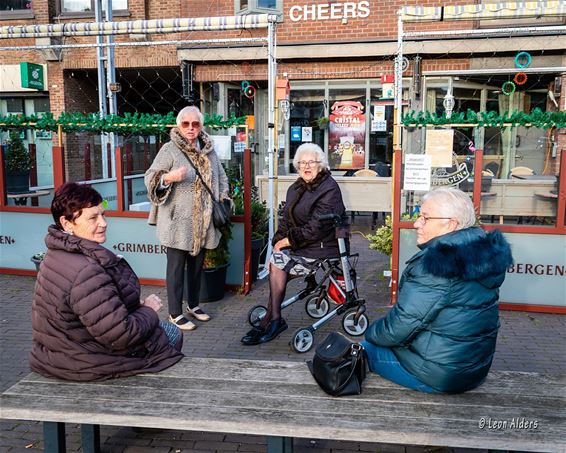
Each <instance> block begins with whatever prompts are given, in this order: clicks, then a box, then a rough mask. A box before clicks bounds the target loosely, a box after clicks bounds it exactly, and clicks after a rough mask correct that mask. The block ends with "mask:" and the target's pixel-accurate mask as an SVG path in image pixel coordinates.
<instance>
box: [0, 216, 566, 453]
mask: <svg viewBox="0 0 566 453" xmlns="http://www.w3.org/2000/svg"><path fill="white" fill-rule="evenodd" d="M357 219H358V218H357ZM356 229H357V230H361V231H362V232H367V230H368V229H367V227H364V225H363V218H362V220H361V225H360V226H359V227H358V228H354V230H356ZM352 248H353V251H356V252H359V253H360V254H361V256H360V259H359V262H358V265H357V269H358V275H359V279H358V288H359V292H360V295H361V296H362V297H364V298H365V299H366V300H367V306H368V311H367V314H368V316H369V317H370V320H372V319H375V318H377V317H380V316H383V314H385V313H386V312H387V310H388V308H387V303H388V288H387V285H388V282H387V281H386V280H384V279H383V278H382V277H379V276H380V275H381V274H382V271H383V269H384V268H385V267H386V265H387V263H388V259H387V257H385V256H383V255H381V254H379V253H377V252H374V251H370V250H369V249H368V248H367V241H366V240H365V239H364V238H363V237H362V236H361V235H360V234H357V233H355V234H354V236H353V239H352ZM34 283H35V279H34V278H31V277H15V276H7V275H0V372H1V373H0V390H2V391H3V390H5V389H6V388H8V387H9V386H10V385H12V384H14V383H15V382H17V381H18V380H19V379H20V378H22V377H23V376H25V375H26V374H27V373H28V372H29V367H28V363H27V355H28V351H29V350H30V347H31V315H30V311H31V298H32V293H33V286H34ZM298 287H300V284H299V282H298V281H295V282H292V284H291V285H290V289H289V291H288V294H292V293H293V292H292V291H293V288H298ZM267 289H268V287H267V282H265V281H261V282H258V283H257V284H255V285H254V288H253V290H252V292H251V293H250V294H249V295H247V296H241V295H237V294H227V295H226V297H225V298H224V299H223V300H222V301H219V302H214V303H208V304H204V308H205V309H206V311H207V312H209V313H210V314H211V315H212V316H213V320H212V321H211V322H209V323H199V327H198V329H196V330H195V331H194V332H189V333H187V334H186V335H185V344H184V347H183V352H184V353H185V354H186V355H187V356H189V357H191V356H193V357H227V358H250V359H252V358H253V359H259V360H262V359H265V360H269V359H275V360H293V361H304V360H307V359H310V357H311V356H312V353H310V354H304V355H302V354H296V353H295V352H293V351H292V350H291V349H290V348H289V346H288V342H289V340H290V338H291V337H292V333H293V331H294V330H295V329H297V328H299V327H305V326H308V325H309V324H310V323H311V320H310V318H309V317H308V316H307V315H306V314H305V312H304V304H302V303H297V304H295V305H294V306H291V307H290V308H288V309H287V310H286V311H284V313H283V315H284V317H285V318H286V319H287V322H288V324H289V326H290V327H289V330H287V331H286V332H284V333H283V334H282V335H281V337H280V338H278V339H277V340H276V341H273V342H271V343H267V344H263V345H259V346H254V347H244V346H242V345H241V344H240V342H239V339H240V337H241V336H242V335H243V334H244V333H245V332H246V330H248V326H247V324H246V318H247V312H248V310H249V308H250V307H252V306H253V305H255V304H258V303H265V302H266V300H267ZM152 292H155V293H157V294H158V295H160V297H162V299H164V300H166V297H165V289H164V288H162V287H152V286H146V287H144V288H143V293H144V295H149V294H150V293H152ZM162 315H163V316H165V313H163V314H162ZM337 329H340V320H339V319H334V320H332V321H331V322H330V323H329V324H327V325H326V326H324V327H323V328H322V329H321V330H320V331H318V332H317V335H316V338H315V342H316V341H317V340H318V341H320V339H322V338H324V337H325V336H326V333H328V332H330V331H332V330H337ZM565 339H566V316H561V315H551V314H540V313H525V312H510V311H507V312H502V313H501V330H500V333H499V338H498V345H497V352H496V356H495V361H494V364H493V368H492V369H497V370H515V371H538V372H548V373H566V348H565V347H564V345H565V344H566V341H565ZM180 397H182V395H180ZM0 423H1V426H0V452H10V453H13V452H30V451H42V450H43V441H42V427H41V425H40V424H39V423H30V422H24V421H22V422H14V421H2V422H0ZM101 436H102V439H103V441H104V444H103V452H108V453H109V452H112V453H113V452H128V453H137V452H139V453H145V452H148V453H149V452H151V453H169V452H172V453H173V452H175V453H176V452H179V453H180V452H236V451H237V452H262V451H265V440H264V439H263V438H262V437H257V436H241V435H238V436H236V435H230V434H222V433H218V434H210V433H200V432H195V433H187V432H179V431H169V430H148V429H146V430H135V431H134V430H133V429H131V428H115V427H102V428H101ZM315 437H316V433H313V439H305V440H298V441H296V443H295V451H296V452H303V451H304V452H307V451H308V452H313V453H314V452H316V453H322V452H333V453H337V452H342V453H345V452H354V451H362V452H377V451H380V452H399V453H413V452H415V453H416V452H423V451H425V452H428V451H435V452H436V451H443V452H444V451H455V450H454V449H441V448H435V447H430V448H422V447H412V446H394V445H378V444H369V443H363V442H359V443H356V442H327V441H323V440H317V439H316V438H315ZM79 444H80V438H79V431H78V427H70V429H68V437H67V447H68V449H69V451H80V447H79ZM457 451H458V452H463V451H464V450H463V449H457ZM474 451H476V452H477V451H478V450H474Z"/></svg>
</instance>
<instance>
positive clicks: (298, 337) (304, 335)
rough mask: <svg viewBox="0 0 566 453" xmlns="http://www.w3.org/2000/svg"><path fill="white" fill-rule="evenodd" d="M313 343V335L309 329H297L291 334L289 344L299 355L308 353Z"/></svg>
mask: <svg viewBox="0 0 566 453" xmlns="http://www.w3.org/2000/svg"><path fill="white" fill-rule="evenodd" d="M313 343H314V335H313V333H312V332H311V330H310V329H305V328H302V329H299V330H296V331H295V333H294V334H293V338H292V339H291V342H290V343H289V344H290V345H291V347H292V348H293V350H294V351H295V352H298V353H300V354H302V353H305V352H307V351H309V350H310V349H311V348H312V345H313Z"/></svg>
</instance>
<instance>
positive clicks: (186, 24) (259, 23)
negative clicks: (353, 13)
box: [0, 14, 276, 39]
mask: <svg viewBox="0 0 566 453" xmlns="http://www.w3.org/2000/svg"><path fill="white" fill-rule="evenodd" d="M275 21H276V16H273V15H268V14H248V15H242V16H224V17H199V18H177V19H153V20H129V21H123V22H84V23H64V24H43V25H8V26H4V27H0V39H6V38H47V37H58V36H101V35H125V34H154V33H178V32H185V31H215V30H218V31H222V30H236V29H238V30H239V29H252V28H267V27H268V24H269V22H275Z"/></svg>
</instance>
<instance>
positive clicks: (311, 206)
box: [241, 143, 346, 345]
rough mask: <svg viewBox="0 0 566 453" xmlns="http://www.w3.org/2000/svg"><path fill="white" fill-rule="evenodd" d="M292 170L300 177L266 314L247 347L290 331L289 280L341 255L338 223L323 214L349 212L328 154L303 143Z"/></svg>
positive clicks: (279, 236) (277, 241)
mask: <svg viewBox="0 0 566 453" xmlns="http://www.w3.org/2000/svg"><path fill="white" fill-rule="evenodd" d="M293 165H294V167H295V168H296V169H297V170H298V172H299V178H298V179H297V181H296V182H294V183H293V184H292V185H291V187H289V189H288V191H287V198H286V201H285V208H284V209H283V218H282V219H280V221H279V228H278V230H277V232H276V233H275V235H274V236H273V255H272V256H271V258H270V261H269V303H268V306H267V313H266V315H265V317H264V318H263V319H262V320H261V324H260V326H259V327H254V328H253V329H252V330H250V331H249V332H248V333H247V334H246V335H245V336H244V337H243V338H242V340H241V341H242V343H243V344H245V345H256V344H260V343H265V342H267V341H271V340H273V339H274V338H276V337H277V336H278V335H279V334H280V333H281V332H283V331H284V330H286V329H287V323H286V322H285V320H284V319H283V318H282V317H281V303H282V302H283V299H284V298H285V287H286V285H287V282H288V280H290V279H291V278H294V277H300V276H304V275H307V274H308V273H309V272H310V264H311V263H312V262H314V261H316V260H317V259H321V258H338V257H339V256H340V252H339V250H338V241H337V239H336V234H335V228H334V225H333V223H332V222H322V221H320V220H319V216H320V215H322V214H337V215H340V216H342V215H344V213H345V210H346V209H345V207H344V202H343V201H342V193H341V192H340V187H339V186H338V183H337V182H336V181H335V180H334V178H332V176H331V175H330V170H329V169H328V161H327V160H326V155H325V154H324V152H323V151H322V149H321V148H320V147H319V146H318V145H316V144H314V143H304V144H302V145H301V146H299V147H298V148H297V151H296V153H295V157H294V159H293Z"/></svg>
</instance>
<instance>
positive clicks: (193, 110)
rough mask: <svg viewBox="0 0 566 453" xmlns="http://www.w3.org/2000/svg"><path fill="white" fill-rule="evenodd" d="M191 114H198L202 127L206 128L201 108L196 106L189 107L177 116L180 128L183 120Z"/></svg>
mask: <svg viewBox="0 0 566 453" xmlns="http://www.w3.org/2000/svg"><path fill="white" fill-rule="evenodd" d="M191 113H194V114H196V116H197V117H198V121H199V123H200V125H201V127H202V126H204V117H203V116H202V113H201V111H200V110H199V108H198V107H196V106H194V105H189V106H187V107H183V108H182V109H181V111H180V112H179V113H178V114H177V126H180V125H181V122H182V121H183V118H184V117H185V116H187V115H189V114H191Z"/></svg>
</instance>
